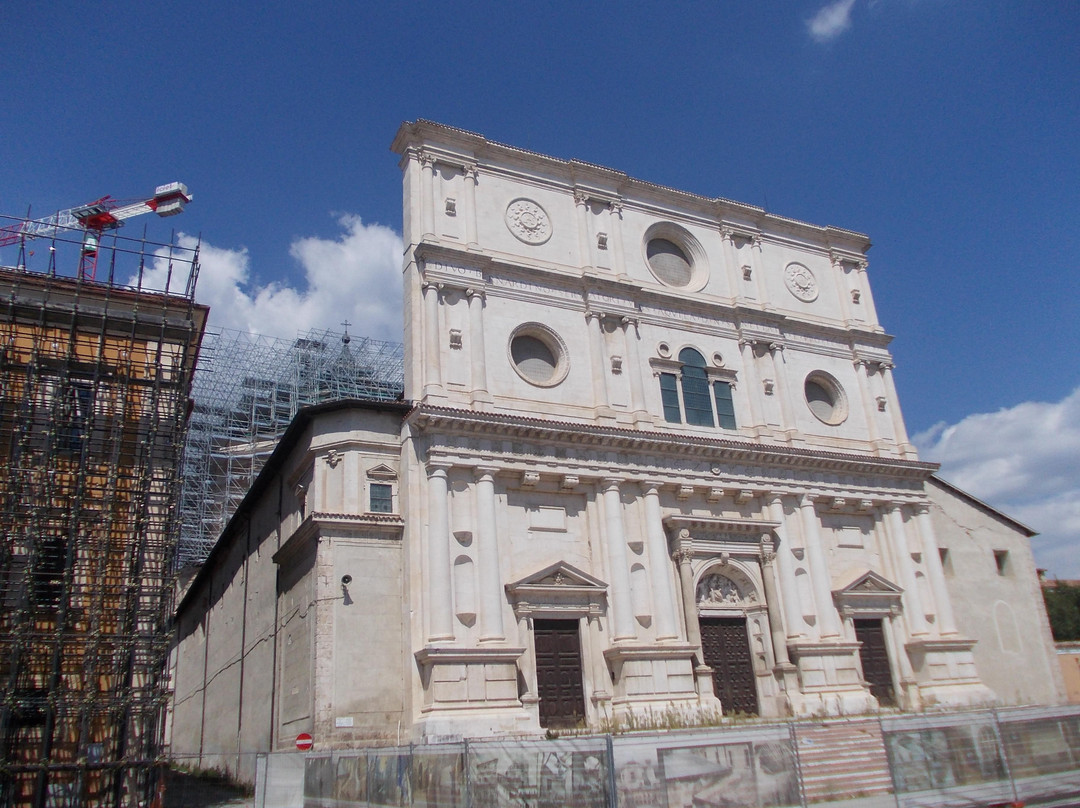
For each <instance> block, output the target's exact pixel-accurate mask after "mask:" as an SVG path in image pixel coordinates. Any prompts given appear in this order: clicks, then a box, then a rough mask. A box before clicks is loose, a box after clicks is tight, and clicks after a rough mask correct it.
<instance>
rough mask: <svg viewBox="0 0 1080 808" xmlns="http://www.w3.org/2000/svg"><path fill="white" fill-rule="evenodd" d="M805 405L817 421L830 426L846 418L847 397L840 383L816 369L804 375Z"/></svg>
mask: <svg viewBox="0 0 1080 808" xmlns="http://www.w3.org/2000/svg"><path fill="white" fill-rule="evenodd" d="M803 393H804V395H805V396H806V405H807V406H808V407H809V408H810V412H812V413H813V414H814V417H815V418H817V419H818V420H819V421H821V422H822V423H825V424H829V425H830V426H836V425H837V424H842V423H843V422H844V420H845V419H846V418H847V397H846V396H845V395H844V390H843V388H842V387H841V386H840V384H839V383H838V382H837V381H836V379H834V378H833V377H832V376H830V375H829V374H827V373H824V372H821V371H817V372H814V373H811V374H810V375H809V376H807V377H806V382H805V383H804V385H803Z"/></svg>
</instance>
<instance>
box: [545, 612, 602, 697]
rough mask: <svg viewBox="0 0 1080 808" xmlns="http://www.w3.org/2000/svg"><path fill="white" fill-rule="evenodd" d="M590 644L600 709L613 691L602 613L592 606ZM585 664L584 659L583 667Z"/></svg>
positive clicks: (594, 693) (594, 689) (590, 613)
mask: <svg viewBox="0 0 1080 808" xmlns="http://www.w3.org/2000/svg"><path fill="white" fill-rule="evenodd" d="M589 644H590V645H591V646H592V664H593V670H592V678H593V698H594V699H595V700H596V701H597V708H598V709H599V707H600V705H599V702H601V701H607V700H609V699H610V698H611V692H610V691H609V690H608V669H607V660H606V659H605V657H604V638H603V635H602V634H601V632H600V615H599V614H598V613H596V612H594V611H593V609H592V608H590V609H589ZM534 664H535V663H534ZM585 664H586V662H585V661H584V660H583V661H582V667H583V668H584V667H585ZM605 717H608V716H605Z"/></svg>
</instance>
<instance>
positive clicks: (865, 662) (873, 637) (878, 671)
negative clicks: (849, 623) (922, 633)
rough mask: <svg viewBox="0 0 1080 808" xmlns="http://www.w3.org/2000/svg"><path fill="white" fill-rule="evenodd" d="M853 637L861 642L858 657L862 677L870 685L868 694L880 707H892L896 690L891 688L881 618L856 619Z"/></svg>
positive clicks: (889, 669)
mask: <svg viewBox="0 0 1080 808" xmlns="http://www.w3.org/2000/svg"><path fill="white" fill-rule="evenodd" d="M855 639H856V640H858V641H859V642H861V643H862V647H861V648H860V649H859V658H860V659H861V660H862V669H863V678H864V679H865V680H866V682H867V684H869V685H870V695H872V696H873V697H874V698H876V699H877V700H878V704H880V705H881V706H882V707H894V706H895V705H896V692H895V691H894V690H893V678H892V669H891V668H890V667H889V651H888V649H887V648H886V647H885V629H884V627H883V626H882V625H881V619H880V618H877V619H874V620H856V621H855Z"/></svg>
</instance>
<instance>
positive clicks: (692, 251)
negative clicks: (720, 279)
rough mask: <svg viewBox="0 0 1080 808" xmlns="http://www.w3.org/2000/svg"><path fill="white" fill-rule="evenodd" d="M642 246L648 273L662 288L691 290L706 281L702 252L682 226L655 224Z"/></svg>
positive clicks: (647, 233)
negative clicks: (662, 285)
mask: <svg viewBox="0 0 1080 808" xmlns="http://www.w3.org/2000/svg"><path fill="white" fill-rule="evenodd" d="M641 246H642V251H643V252H644V256H643V257H644V258H645V263H646V264H647V265H648V267H649V271H650V272H651V273H652V274H653V277H654V278H656V279H657V280H658V281H660V283H662V284H664V285H665V286H671V287H673V288H676V289H689V290H691V291H693V290H697V289H700V288H701V287H702V286H704V285H705V282H706V281H707V280H708V279H709V272H708V261H707V260H706V258H705V251H704V250H703V249H702V248H701V245H700V244H699V243H698V241H697V239H695V238H694V237H693V235H691V234H690V231H688V230H687V229H686V228H684V227H680V226H679V225H677V224H674V223H673V222H656V223H655V224H653V225H652V226H651V227H649V228H648V229H647V230H646V231H645V237H644V238H643V239H642V243H641Z"/></svg>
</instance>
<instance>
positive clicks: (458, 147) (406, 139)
mask: <svg viewBox="0 0 1080 808" xmlns="http://www.w3.org/2000/svg"><path fill="white" fill-rule="evenodd" d="M435 144H437V145H435ZM421 148H422V149H423V150H424V151H429V152H433V153H435V152H437V153H438V156H440V157H443V158H444V159H446V160H447V161H449V162H452V163H455V164H464V163H471V162H473V161H475V162H477V163H479V164H481V167H482V168H484V169H487V170H492V169H495V168H497V167H496V166H495V165H492V164H493V163H495V162H496V161H498V162H501V163H503V164H509V166H514V167H519V168H525V169H532V170H533V171H536V172H538V173H539V172H543V173H544V174H546V175H548V177H549V179H548V184H558V185H564V186H566V187H567V188H568V189H573V188H574V187H582V188H583V189H585V190H591V189H592V188H595V193H597V194H598V195H601V196H616V195H618V196H621V197H623V202H624V204H626V205H628V206H629V205H635V206H648V205H650V204H652V205H659V206H661V207H664V208H667V209H669V210H670V207H671V206H672V205H674V206H677V207H678V208H679V209H680V212H682V213H684V214H690V215H698V216H701V217H703V218H705V219H708V220H711V221H712V222H714V223H716V224H717V225H719V222H720V221H721V220H725V221H727V220H733V222H732V223H735V222H738V223H739V226H740V228H746V227H747V225H746V224H745V222H746V221H749V222H753V223H756V224H757V226H758V227H760V226H761V224H763V223H764V224H769V225H772V226H773V227H776V228H777V229H780V230H789V231H792V230H794V231H797V232H800V233H802V234H805V235H807V236H811V237H813V238H815V239H816V240H817V241H819V242H823V243H825V244H827V245H829V247H835V248H838V249H843V250H852V249H854V250H856V251H860V252H862V253H865V252H866V250H868V249H869V248H870V239H869V237H868V236H866V235H865V234H863V233H859V232H856V231H854V230H848V229H845V228H841V227H835V226H833V225H825V226H822V225H815V224H811V223H809V222H803V221H800V220H798V219H792V218H789V217H786V216H779V215H777V214H774V213H769V212H768V211H766V210H765V209H764V208H761V207H758V206H756V205H750V204H747V203H745V202H737V201H735V200H732V199H726V198H724V197H707V196H702V195H700V194H694V193H690V192H689V191H680V190H678V189H676V188H670V187H667V186H664V185H659V184H657V183H653V182H648V181H645V180H639V179H635V178H633V177H631V176H630V175H628V174H626V173H625V172H622V171H617V170H615V169H611V168H607V167H605V166H601V165H597V164H595V163H588V162H584V161H581V160H565V159H560V158H557V157H551V156H548V155H545V154H540V153H538V152H534V151H529V150H528V149H523V148H520V147H517V146H510V145H507V144H504V143H499V142H497V141H493V140H488V139H487V138H486V137H484V136H483V135H481V134H478V133H476V132H470V131H467V130H465V129H458V128H456V127H452V126H447V125H445V124H440V123H436V122H434V121H428V120H423V119H421V120H416V121H406V122H403V123H402V124H401V126H400V127H399V129H398V131H397V134H396V135H395V136H394V140H393V142H392V143H391V145H390V149H391V151H393V152H394V153H395V154H399V155H401V156H402V163H404V162H405V160H406V159H407V158H408V157H409V155H410V154H412V153H414V152H418V151H419V150H420V149H421ZM552 173H555V174H557V175H561V176H560V178H559V180H555V181H553V180H551V179H550V175H551V174H552ZM631 194H633V196H631ZM843 245H848V246H846V247H845V246H843Z"/></svg>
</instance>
